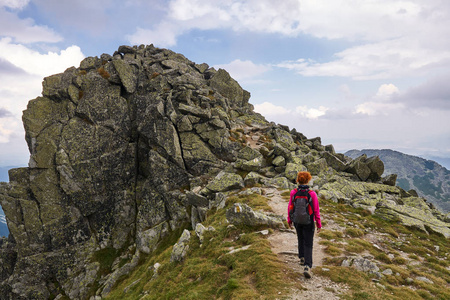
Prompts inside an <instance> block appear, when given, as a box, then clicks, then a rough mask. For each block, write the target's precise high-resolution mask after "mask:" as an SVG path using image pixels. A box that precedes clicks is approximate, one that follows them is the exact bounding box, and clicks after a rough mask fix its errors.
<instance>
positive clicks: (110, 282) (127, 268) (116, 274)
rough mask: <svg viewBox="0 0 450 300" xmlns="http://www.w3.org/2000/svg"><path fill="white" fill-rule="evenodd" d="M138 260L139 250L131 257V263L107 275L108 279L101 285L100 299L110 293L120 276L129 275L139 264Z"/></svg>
mask: <svg viewBox="0 0 450 300" xmlns="http://www.w3.org/2000/svg"><path fill="white" fill-rule="evenodd" d="M139 258H140V252H139V250H137V251H136V253H135V254H134V255H133V259H132V260H131V262H129V263H126V264H125V265H123V266H122V267H121V268H120V269H117V270H116V271H114V273H112V274H111V275H109V277H108V279H107V280H106V282H105V284H104V285H103V290H102V293H101V295H102V297H105V296H106V295H108V294H109V293H110V292H111V289H112V288H113V286H114V285H115V284H116V282H117V280H118V279H119V278H120V277H121V276H123V275H125V274H128V273H130V272H131V271H132V270H133V269H134V268H136V266H137V265H138V263H139Z"/></svg>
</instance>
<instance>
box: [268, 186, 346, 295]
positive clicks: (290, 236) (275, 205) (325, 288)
mask: <svg viewBox="0 0 450 300" xmlns="http://www.w3.org/2000/svg"><path fill="white" fill-rule="evenodd" d="M265 193H266V197H268V198H269V199H271V200H270V202H269V205H270V206H271V207H272V209H273V210H274V212H275V213H276V214H278V215H282V216H285V217H286V215H287V205H288V200H285V199H283V197H281V195H280V192H279V191H278V190H277V189H272V188H268V189H265ZM269 241H270V244H271V246H272V251H273V252H274V253H276V254H277V255H278V257H279V259H280V261H282V262H284V263H285V265H286V268H290V269H292V270H294V272H295V274H298V275H296V276H297V278H296V280H297V281H298V282H299V288H298V289H293V290H292V294H291V295H290V299H322V300H325V299H326V300H327V299H339V297H338V296H337V294H340V293H342V292H345V291H346V288H345V287H344V286H342V285H339V284H337V283H334V282H332V281H331V280H330V279H328V278H325V277H321V276H318V275H315V274H314V269H315V268H320V267H321V266H322V262H323V259H324V257H325V253H324V251H323V247H322V246H321V245H320V244H319V241H320V237H319V235H318V234H317V233H316V234H315V235H314V245H313V268H312V275H313V276H312V278H310V279H306V278H305V277H304V276H303V267H302V266H300V264H299V259H298V250H297V247H298V246H297V245H298V244H297V235H296V233H295V229H282V230H276V231H275V232H274V233H273V234H271V235H270V236H269Z"/></svg>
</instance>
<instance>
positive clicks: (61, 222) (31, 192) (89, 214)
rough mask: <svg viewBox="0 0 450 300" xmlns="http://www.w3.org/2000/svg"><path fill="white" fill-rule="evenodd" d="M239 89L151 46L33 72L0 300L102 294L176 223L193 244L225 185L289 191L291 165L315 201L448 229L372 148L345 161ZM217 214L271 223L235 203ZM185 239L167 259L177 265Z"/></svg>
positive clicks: (2, 252) (8, 195)
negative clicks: (270, 117)
mask: <svg viewBox="0 0 450 300" xmlns="http://www.w3.org/2000/svg"><path fill="white" fill-rule="evenodd" d="M249 97H250V94H249V93H248V92H247V91H245V90H243V89H242V88H241V87H240V86H239V84H238V83H237V82H236V81H235V80H233V79H232V78H231V77H230V76H229V74H228V73H227V72H226V71H225V70H218V71H217V70H215V69H213V68H209V66H208V65H206V64H196V63H194V62H191V61H189V60H188V59H186V58H185V57H184V56H182V55H181V54H177V53H174V52H172V51H169V50H165V49H158V48H155V47H153V46H139V47H129V46H121V47H119V49H118V51H117V52H116V53H114V54H113V55H112V56H111V55H108V54H103V55H101V56H100V58H98V57H88V58H86V59H85V60H83V61H82V62H81V63H80V67H79V68H74V67H73V68H69V69H67V70H66V71H65V72H64V73H62V74H57V75H53V76H50V77H47V78H45V79H44V82H43V91H42V96H41V97H38V98H36V99H34V100H31V101H30V102H29V104H28V106H27V109H26V110H25V111H24V113H23V122H24V127H25V130H26V141H27V143H28V147H29V150H30V162H29V167H28V168H19V169H13V170H11V171H10V172H9V175H10V182H9V183H1V184H0V202H1V205H2V207H3V210H4V211H5V215H6V220H7V223H8V227H9V230H10V236H9V237H8V239H3V240H2V241H1V242H0V259H1V261H2V262H3V263H2V265H1V266H0V296H1V298H2V299H48V298H49V297H57V298H58V297H59V298H62V297H66V298H70V299H89V298H90V297H91V296H97V297H100V296H106V295H108V293H109V291H110V290H111V288H112V287H113V286H114V284H115V283H116V282H117V280H118V278H119V277H121V276H122V275H123V274H125V273H128V272H130V271H131V270H132V269H133V268H134V267H136V266H137V264H138V263H139V257H141V256H142V255H151V254H152V253H153V251H155V249H157V247H158V245H160V242H161V241H162V240H164V239H165V238H166V237H169V236H170V235H173V234H176V232H180V229H185V228H188V229H193V230H194V229H197V232H196V233H197V234H198V237H199V239H203V233H204V232H205V229H204V228H203V227H202V225H201V224H199V223H201V222H203V221H204V220H205V219H206V218H207V211H208V210H209V209H221V208H223V207H224V206H225V202H226V199H227V197H228V195H229V194H230V193H231V194H233V193H239V192H241V190H242V189H244V188H245V187H254V189H253V190H250V191H251V192H253V191H258V186H267V187H276V188H279V189H291V188H293V187H295V178H296V174H297V172H298V171H300V170H308V171H310V172H311V173H312V174H313V175H314V177H313V186H314V188H315V189H318V190H319V196H320V197H322V198H327V199H331V200H333V201H337V202H345V203H348V204H351V205H353V206H356V207H363V208H365V209H368V210H370V211H372V212H373V213H378V214H379V215H380V216H382V217H385V218H391V219H393V218H394V217H395V218H396V219H397V217H398V219H399V220H400V221H401V222H404V223H406V224H408V225H410V224H412V225H413V226H416V227H418V228H421V229H423V230H430V229H431V230H434V231H437V232H441V233H443V234H445V235H447V233H446V232H447V230H448V228H449V223H448V218H447V219H446V218H445V216H443V215H442V214H440V213H439V212H438V211H437V210H435V209H434V208H432V207H430V206H428V205H427V204H426V203H425V201H424V200H423V199H422V198H417V197H413V196H412V195H411V194H410V193H408V192H405V191H403V190H402V189H400V188H398V187H396V186H395V178H389V180H388V179H382V178H381V175H382V173H383V164H382V163H381V161H380V160H379V159H378V158H377V157H374V158H367V157H363V158H360V159H356V160H352V159H350V158H348V157H346V156H344V155H342V154H339V153H336V152H335V151H334V148H333V146H332V145H327V146H323V145H322V144H321V140H320V138H312V139H307V138H306V137H305V136H304V135H303V134H301V133H298V132H297V131H296V130H291V131H290V130H289V128H287V127H286V126H283V125H277V124H274V123H269V122H267V121H266V120H265V119H264V117H262V116H261V115H259V114H257V113H255V112H253V107H252V105H251V104H249V103H248V100H249ZM419 211H425V212H426V215H425V217H424V216H421V215H418V212H419ZM226 216H227V219H228V220H229V222H231V223H233V224H247V225H250V226H283V217H281V216H278V217H277V216H272V215H267V214H265V213H262V212H257V211H253V210H252V209H251V208H250V207H248V206H246V205H245V204H235V206H234V207H233V208H232V209H231V210H228V211H227V214H226ZM404 216H407V218H406V217H404ZM402 217H403V218H402ZM410 218H413V219H414V220H415V221H416V222H418V224H419V225H417V224H415V223H414V224H413V223H412V222H411V220H410ZM436 220H439V222H437V221H436ZM430 224H431V225H430ZM189 236H190V233H189V231H188V230H185V231H184V232H183V236H182V237H181V239H180V240H179V242H178V243H177V244H176V245H175V246H174V248H173V252H172V261H182V260H183V257H184V256H185V255H186V253H187V251H188V246H189V245H188V242H189ZM176 238H178V236H177V237H176ZM104 257H113V258H115V260H114V261H122V262H123V263H122V264H121V265H122V267H120V268H119V267H118V263H113V264H112V265H111V264H108V263H107V262H105V261H104Z"/></svg>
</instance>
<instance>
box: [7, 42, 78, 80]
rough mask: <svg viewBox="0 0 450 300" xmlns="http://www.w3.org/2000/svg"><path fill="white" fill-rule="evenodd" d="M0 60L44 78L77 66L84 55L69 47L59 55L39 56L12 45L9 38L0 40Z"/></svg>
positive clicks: (28, 49)
mask: <svg viewBox="0 0 450 300" xmlns="http://www.w3.org/2000/svg"><path fill="white" fill-rule="evenodd" d="M0 58H3V59H5V60H6V61H8V62H10V63H11V64H13V65H14V66H16V67H18V68H21V69H23V70H24V71H26V72H27V73H29V74H34V75H39V76H42V77H44V76H49V75H52V74H55V73H60V72H63V71H64V70H65V69H67V68H68V67H71V66H78V65H79V63H80V61H81V60H82V59H83V58H84V55H83V53H82V52H81V49H80V47H78V46H70V47H68V48H66V49H65V50H61V51H60V53H56V52H48V53H46V54H41V53H39V52H37V51H34V50H31V49H30V48H27V47H25V46H24V45H21V44H14V43H12V42H11V39H10V38H3V39H0Z"/></svg>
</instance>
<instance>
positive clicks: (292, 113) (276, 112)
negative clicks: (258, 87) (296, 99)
mask: <svg viewBox="0 0 450 300" xmlns="http://www.w3.org/2000/svg"><path fill="white" fill-rule="evenodd" d="M254 106H255V111H256V112H258V113H260V114H262V115H263V116H265V117H269V118H273V117H276V118H277V119H296V118H301V119H307V120H316V119H318V118H319V117H322V116H325V114H326V112H327V111H328V110H329V108H328V107H325V106H319V108H312V107H307V106H297V107H296V108H295V109H293V110H292V109H287V108H285V107H283V106H280V105H275V104H273V103H270V102H264V103H262V104H255V105H254Z"/></svg>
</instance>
